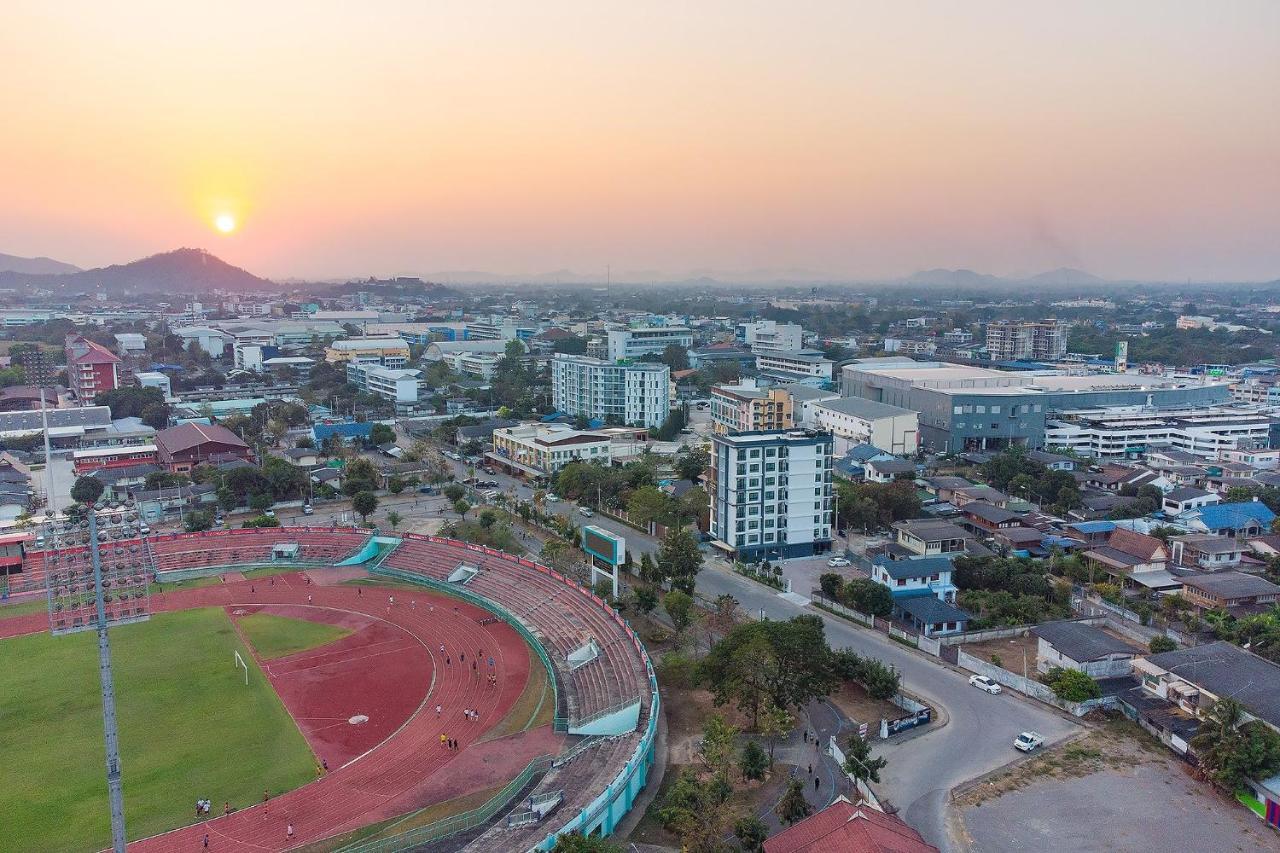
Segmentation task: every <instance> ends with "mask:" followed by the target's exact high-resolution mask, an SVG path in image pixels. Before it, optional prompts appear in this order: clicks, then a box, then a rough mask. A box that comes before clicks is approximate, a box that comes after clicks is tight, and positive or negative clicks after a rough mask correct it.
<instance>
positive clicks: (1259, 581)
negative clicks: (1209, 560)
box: [1182, 572, 1280, 599]
mask: <svg viewBox="0 0 1280 853" xmlns="http://www.w3.org/2000/svg"><path fill="white" fill-rule="evenodd" d="M1182 583H1183V584H1184V585H1186V586H1189V587H1191V588H1192V589H1195V590H1199V591H1200V592H1204V593H1207V594H1209V595H1212V596H1213V597H1215V598H1222V599H1232V598H1252V597H1254V596H1261V595H1280V586H1276V585H1275V584H1273V583H1272V582H1271V581H1269V580H1267V579H1266V578H1260V577H1258V576H1257V575H1249V574H1245V573H1244V572H1214V573H1212V574H1204V575H1188V576H1187V577H1184V578H1183V579H1182Z"/></svg>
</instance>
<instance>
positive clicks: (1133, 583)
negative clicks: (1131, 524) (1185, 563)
mask: <svg viewBox="0 0 1280 853" xmlns="http://www.w3.org/2000/svg"><path fill="white" fill-rule="evenodd" d="M1081 557H1082V559H1083V560H1084V561H1085V564H1086V565H1087V566H1089V568H1090V569H1091V570H1094V571H1097V572H1099V573H1100V574H1102V575H1105V576H1106V577H1107V578H1108V579H1109V580H1111V581H1112V582H1113V583H1118V584H1120V585H1121V586H1123V587H1125V588H1128V589H1132V588H1136V587H1140V586H1145V584H1143V583H1142V578H1143V577H1144V576H1147V575H1149V574H1151V573H1161V574H1163V573H1164V572H1165V569H1166V567H1167V565H1168V561H1169V551H1168V548H1166V547H1165V544H1164V543H1163V542H1161V541H1160V540H1159V539H1157V538H1156V537H1154V536H1147V535H1146V534H1143V533H1137V532H1135V531H1132V530H1126V529H1124V528H1122V527H1118V528H1113V529H1112V530H1111V531H1110V532H1109V533H1107V534H1106V539H1105V540H1103V541H1102V542H1101V543H1096V544H1091V545H1090V547H1089V549H1088V550H1087V551H1085V552H1084V553H1083V554H1082V555H1081ZM1174 585H1175V586H1176V584H1174Z"/></svg>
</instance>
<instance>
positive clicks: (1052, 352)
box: [987, 318, 1068, 361]
mask: <svg viewBox="0 0 1280 853" xmlns="http://www.w3.org/2000/svg"><path fill="white" fill-rule="evenodd" d="M1067 331H1068V329H1067V326H1066V325H1064V324H1062V323H1059V322H1058V321H1057V320H1054V319H1052V318H1050V319H1047V320H1037V321H1033V322H1028V323H1024V322H1019V321H1017V320H1006V321H1002V322H999V323H990V324H988V326H987V354H988V355H989V356H990V357H991V360H992V361H1021V360H1026V359H1036V360H1043V361H1061V360H1062V359H1063V358H1064V357H1065V356H1066V354H1067Z"/></svg>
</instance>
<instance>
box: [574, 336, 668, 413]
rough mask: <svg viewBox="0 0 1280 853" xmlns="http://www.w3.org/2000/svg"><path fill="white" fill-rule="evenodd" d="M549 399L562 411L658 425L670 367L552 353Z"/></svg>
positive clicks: (664, 408) (664, 405) (665, 406)
mask: <svg viewBox="0 0 1280 853" xmlns="http://www.w3.org/2000/svg"><path fill="white" fill-rule="evenodd" d="M551 403H552V405H554V406H555V407H556V408H557V409H558V410H560V411H561V412H564V413H565V414H566V415H574V416H575V417H577V416H581V417H586V418H592V419H596V420H600V421H604V422H606V423H618V424H639V425H641V426H646V427H655V428H656V427H659V426H662V422H663V421H665V420H666V419H667V415H669V414H670V413H671V369H670V368H669V367H667V366H666V365H665V364H659V363H657V362H647V361H637V362H630V363H621V364H620V363H615V362H611V361H604V360H601V359H598V358H587V357H586V356H580V355H565V354H559V355H556V357H555V358H553V359H551Z"/></svg>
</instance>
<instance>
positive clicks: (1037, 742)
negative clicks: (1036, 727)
mask: <svg viewBox="0 0 1280 853" xmlns="http://www.w3.org/2000/svg"><path fill="white" fill-rule="evenodd" d="M1042 746H1044V736H1043V735H1041V734H1039V733H1038V732H1023V733H1022V734H1020V735H1018V736H1017V737H1016V738H1014V739H1013V748H1014V749H1016V750H1018V751H1019V752H1031V751H1033V750H1036V749H1039V748H1040V747H1042Z"/></svg>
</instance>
